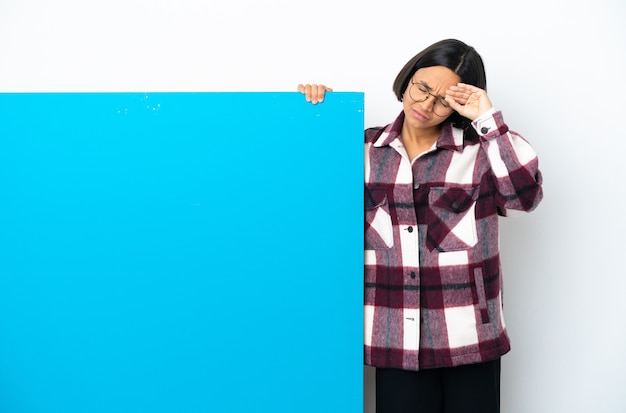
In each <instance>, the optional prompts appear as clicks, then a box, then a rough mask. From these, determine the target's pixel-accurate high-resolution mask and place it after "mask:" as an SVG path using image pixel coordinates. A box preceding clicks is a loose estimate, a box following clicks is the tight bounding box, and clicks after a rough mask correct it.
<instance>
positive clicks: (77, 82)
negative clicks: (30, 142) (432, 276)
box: [0, 0, 626, 413]
mask: <svg viewBox="0 0 626 413" xmlns="http://www.w3.org/2000/svg"><path fill="white" fill-rule="evenodd" d="M625 4H626V3H624V2H622V1H621V0H596V1H593V2H592V1H580V0H572V1H569V2H563V1H554V0H545V1H537V0H530V1H525V2H521V1H520V2H515V3H509V2H502V1H495V0H487V1H484V0H477V1H465V0H463V1H462V0H448V1H445V2H444V1H441V2H435V1H430V2H419V1H405V0H386V1H384V2H363V1H357V0H343V1H342V0H332V1H331V0H316V1H297V0H273V1H272V0H267V1H263V2H261V1H256V0H228V1H226V0H224V1H222V2H217V1H213V0H206V1H201V0H150V1H148V0H139V1H133V0H100V1H95V0H92V1H88V0H56V1H54V2H53V1H46V0H0V92H18V91H19V92H24V91H26V92H47V91H69V92H74V91H76V92H83V91H111V92H121V91H141V92H150V91H155V92H156V91H293V90H295V88H296V85H297V83H299V82H309V83H313V82H317V83H325V84H328V85H331V86H333V87H334V88H335V90H340V91H363V92H365V100H366V103H365V124H366V126H374V125H382V124H386V123H388V122H390V121H391V120H393V119H394V118H395V116H396V115H397V114H398V113H399V111H400V110H401V106H400V104H399V103H398V102H397V101H396V100H395V98H394V96H393V94H392V92H391V85H392V82H393V80H394V78H395V76H396V74H397V72H398V71H399V70H400V68H401V67H402V66H403V65H404V63H405V62H406V61H407V60H408V59H410V58H411V57H412V56H413V55H415V54H416V53H417V52H418V51H420V50H421V49H423V48H424V47H426V46H428V45H429V44H431V43H432V42H434V41H437V40H440V39H442V38H449V37H455V38H459V39H461V40H463V41H465V42H467V43H469V44H471V45H473V46H474V47H476V49H477V50H478V51H479V53H481V55H482V56H483V59H484V61H485V64H486V67H487V79H488V89H489V94H490V96H491V99H492V101H493V102H494V104H495V105H496V106H497V107H498V108H499V109H501V110H502V111H503V112H504V116H505V120H506V121H507V123H508V124H509V126H510V127H511V129H513V130H516V131H518V132H520V133H522V135H524V136H525V137H526V138H528V139H529V140H530V141H531V142H532V143H533V145H534V146H535V148H536V150H537V151H538V153H539V156H540V165H541V167H542V170H543V174H544V179H545V186H544V192H545V200H544V202H543V203H542V205H540V207H539V208H538V210H537V211H536V212H534V213H533V214H531V215H528V216H526V217H522V218H515V219H508V220H503V228H502V249H503V260H504V271H505V274H504V276H505V314H506V320H507V324H508V327H509V332H510V335H511V338H512V341H513V351H512V352H511V353H510V354H508V355H507V356H505V357H504V362H503V379H502V387H503V390H502V391H503V394H502V405H503V409H502V411H503V412H506V413H529V412H532V413H543V412H546V413H547V412H549V413H559V412H564V413H577V412H581V413H589V412H603V413H604V412H607V413H609V412H610V413H624V412H626V356H625V351H626V320H625V319H626V269H625V267H624V263H623V260H622V258H623V257H624V255H626V248H625V247H626V219H625V217H624V215H625V213H626V211H625V208H624V207H625V205H626V196H625V195H624V193H625V192H626V188H625V183H624V179H625V178H626V168H625V167H624V165H625V164H626V160H625V159H624V158H625V154H626V143H625V140H626V132H625V131H624V124H623V123H622V121H623V119H624V118H625V116H626V113H625V109H626V104H625V103H624V102H625V101H626V82H625V80H624V75H625V74H626V29H625V28H624V25H623V20H624V18H626V6H625ZM249 110H254V108H249ZM241 115H242V122H241V127H242V128H250V130H251V132H253V131H254V125H246V123H245V113H242V114H241ZM373 384H374V380H373V371H372V370H371V369H370V368H366V369H365V411H366V412H373V411H374V410H373V408H374V395H373Z"/></svg>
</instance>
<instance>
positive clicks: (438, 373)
mask: <svg viewBox="0 0 626 413" xmlns="http://www.w3.org/2000/svg"><path fill="white" fill-rule="evenodd" d="M499 412H500V359H498V360H495V361H489V362H486V363H479V364H469V365H466V366H458V367H450V368H441V369H432V370H422V371H407V370H396V369H380V368H377V369H376V413H499Z"/></svg>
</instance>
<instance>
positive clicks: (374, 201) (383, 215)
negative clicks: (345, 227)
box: [365, 188, 394, 250]
mask: <svg viewBox="0 0 626 413" xmlns="http://www.w3.org/2000/svg"><path fill="white" fill-rule="evenodd" d="M393 244H394V243H393V225H392V223H391V213H390V208H389V202H388V201H387V194H386V193H385V192H384V191H376V190H371V189H368V188H365V249H366V250H379V249H389V248H392V247H393Z"/></svg>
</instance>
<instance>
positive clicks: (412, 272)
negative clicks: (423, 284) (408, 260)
mask: <svg viewBox="0 0 626 413" xmlns="http://www.w3.org/2000/svg"><path fill="white" fill-rule="evenodd" d="M411 278H413V279H415V271H411Z"/></svg>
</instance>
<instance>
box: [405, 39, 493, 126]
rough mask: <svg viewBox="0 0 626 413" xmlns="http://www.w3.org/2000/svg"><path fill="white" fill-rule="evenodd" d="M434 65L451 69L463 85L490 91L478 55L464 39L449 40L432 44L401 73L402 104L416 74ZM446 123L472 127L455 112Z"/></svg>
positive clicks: (409, 62) (468, 121)
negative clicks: (405, 92)
mask: <svg viewBox="0 0 626 413" xmlns="http://www.w3.org/2000/svg"><path fill="white" fill-rule="evenodd" d="M432 66H444V67H447V68H448V69H450V70H452V71H453V72H454V73H456V74H457V75H458V76H459V77H460V78H461V82H462V83H467V84H468V85H473V86H476V87H479V88H481V89H484V90H487V76H486V74H485V66H484V65H483V59H482V58H481V57H480V55H479V54H478V52H477V51H476V50H475V49H474V48H473V47H472V46H468V45H467V44H465V43H463V42H462V41H460V40H456V39H445V40H440V41H438V42H436V43H433V44H431V45H430V46H428V47H427V48H426V49H424V50H422V51H421V52H419V53H418V54H416V55H415V56H414V57H413V58H412V59H411V60H409V61H408V62H407V63H406V64H405V65H404V67H403V68H402V70H400V73H398V76H396V80H395V81H394V82H393V92H394V93H395V95H396V97H397V98H398V100H399V101H402V95H403V94H404V91H405V90H406V88H407V86H408V84H409V81H410V80H411V78H412V77H413V75H414V74H415V72H417V71H418V70H419V69H422V68H424V67H432ZM446 122H451V123H452V124H454V125H455V126H457V127H460V128H464V129H465V128H467V126H469V124H470V119H467V118H465V117H463V116H461V115H459V114H458V113H457V112H453V113H452V115H450V117H449V118H448V119H446ZM467 129H469V128H467ZM470 133H471V132H470Z"/></svg>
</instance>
